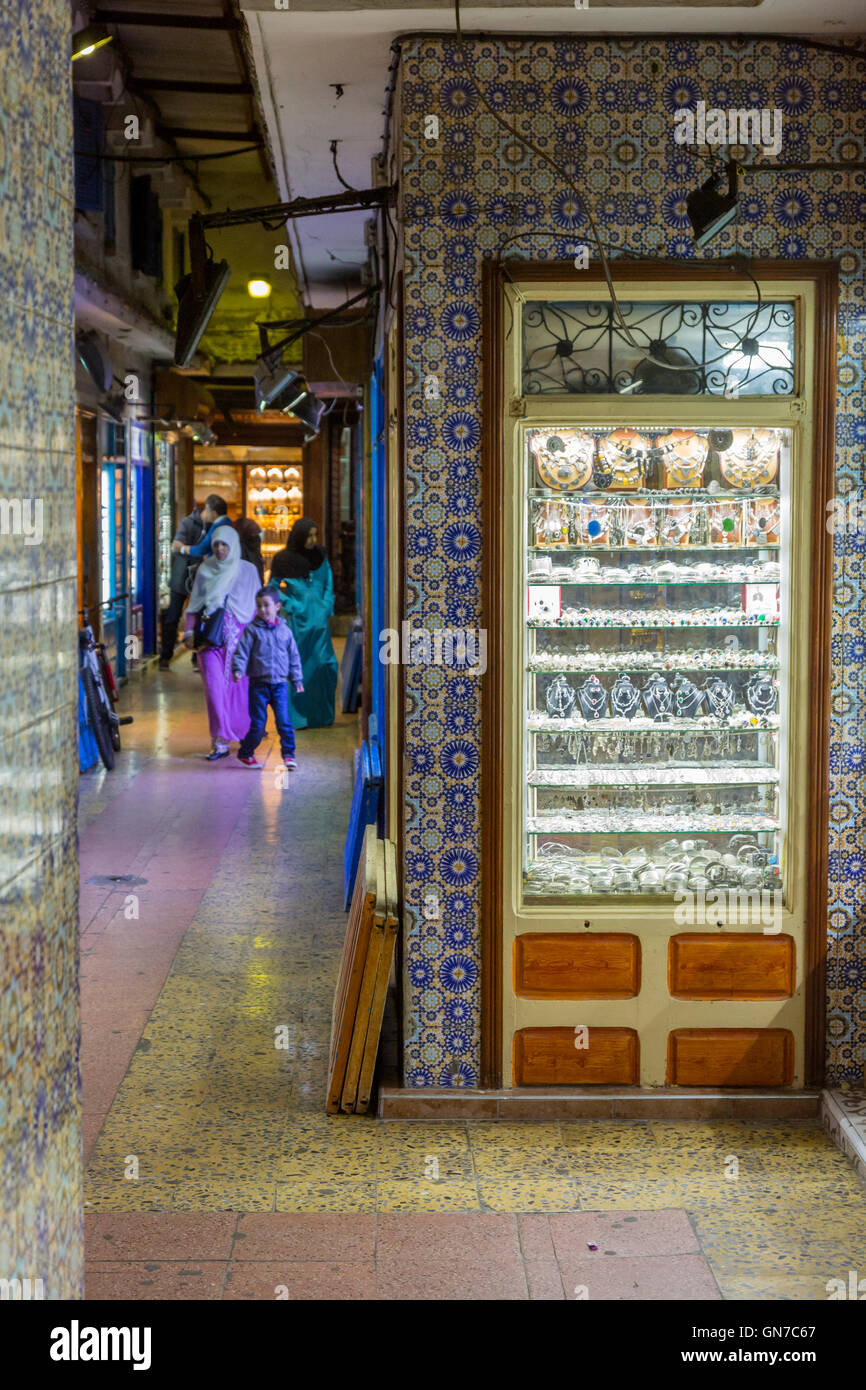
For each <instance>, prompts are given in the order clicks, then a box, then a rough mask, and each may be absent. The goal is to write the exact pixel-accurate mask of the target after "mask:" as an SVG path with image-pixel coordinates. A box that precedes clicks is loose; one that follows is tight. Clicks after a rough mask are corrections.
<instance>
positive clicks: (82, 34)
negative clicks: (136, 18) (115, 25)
mask: <svg viewBox="0 0 866 1390" xmlns="http://www.w3.org/2000/svg"><path fill="white" fill-rule="evenodd" d="M113 38H114V35H113V34H110V33H109V32H108V30H107V29H106V27H105V25H104V24H88V25H87V27H86V28H85V29H79V31H78V33H77V34H73V35H72V61H73V63H75V62H77V61H78V59H79V58H89V57H90V55H91V53H95V52H96V50H97V48H104V47H105V45H106V44H107V43H111V41H112V39H113Z"/></svg>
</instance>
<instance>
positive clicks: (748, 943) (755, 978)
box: [668, 932, 795, 999]
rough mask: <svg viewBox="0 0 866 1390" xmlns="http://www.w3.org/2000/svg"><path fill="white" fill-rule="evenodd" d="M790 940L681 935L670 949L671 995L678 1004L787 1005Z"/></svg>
mask: <svg viewBox="0 0 866 1390" xmlns="http://www.w3.org/2000/svg"><path fill="white" fill-rule="evenodd" d="M794 982H795V950H794V938H793V937H792V936H764V935H763V934H762V933H760V932H682V933H681V934H680V935H679V936H672V937H671V939H670V942H669V946H668V989H669V990H670V993H671V994H672V995H673V996H674V997H675V998H679V999H788V998H790V996H791V995H792V994H793V993H794Z"/></svg>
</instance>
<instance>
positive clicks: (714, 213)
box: [686, 160, 740, 246]
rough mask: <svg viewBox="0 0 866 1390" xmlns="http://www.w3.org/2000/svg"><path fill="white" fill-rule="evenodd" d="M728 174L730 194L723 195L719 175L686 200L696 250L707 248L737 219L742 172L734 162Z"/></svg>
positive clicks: (728, 168)
mask: <svg viewBox="0 0 866 1390" xmlns="http://www.w3.org/2000/svg"><path fill="white" fill-rule="evenodd" d="M727 170H728V191H727V193H722V191H721V187H722V178H723V174H722V172H721V171H717V172H715V173H712V174H710V177H709V178H708V179H707V181H706V183H702V184H701V186H700V188H696V189H695V191H694V192H693V193H690V194H689V196H688V197H687V198H686V212H687V214H688V219H689V221H690V222H691V224H692V231H693V232H694V234H695V245H696V246H706V245H707V243H708V242H710V241H712V240H713V238H714V237H716V236H718V234H719V232H721V231H722V230H723V229H724V228H725V227H727V226H728V224H729V223H731V222H733V220H734V218H735V217H736V215H737V203H738V199H739V173H740V170H739V166H738V165H737V164H736V163H735V161H734V160H731V161H730V162H729V164H728V165H727Z"/></svg>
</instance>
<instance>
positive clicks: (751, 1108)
mask: <svg viewBox="0 0 866 1390" xmlns="http://www.w3.org/2000/svg"><path fill="white" fill-rule="evenodd" d="M820 1096H821V1093H820V1091H819V1090H817V1089H814V1090H812V1089H809V1090H798V1091H794V1090H775V1089H770V1088H768V1089H766V1090H756V1089H739V1088H738V1089H736V1090H735V1089H733V1088H732V1089H730V1090H724V1089H719V1088H718V1087H711V1086H707V1087H685V1086H677V1087H661V1086H660V1087H647V1088H642V1087H640V1086H562V1087H558V1086H538V1087H533V1088H532V1089H528V1088H521V1089H519V1090H518V1089H514V1090H507V1089H502V1090H497V1091H481V1090H472V1089H470V1088H469V1087H450V1086H424V1087H407V1086H399V1085H397V1084H396V1082H395V1083H393V1084H389V1083H388V1082H385V1083H384V1084H383V1085H382V1086H380V1088H379V1104H378V1108H377V1115H378V1117H379V1119H380V1120H755V1119H764V1120H809V1119H815V1118H817V1116H818V1114H819V1110H820Z"/></svg>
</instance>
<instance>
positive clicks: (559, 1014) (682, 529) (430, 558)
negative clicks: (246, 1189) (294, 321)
mask: <svg viewBox="0 0 866 1390" xmlns="http://www.w3.org/2000/svg"><path fill="white" fill-rule="evenodd" d="M467 54H468V56H469V72H471V74H472V79H471V80H470V76H469V75H468V74H467V67H466V66H464V64H463V63H461V62H460V60H459V55H458V54H457V53H456V51H455V49H454V48H453V46H452V45H450V44H449V43H448V41H447V40H445V39H443V38H441V37H437V36H426V35H425V36H417V37H410V38H407V39H404V40H402V41H401V46H400V55H399V73H398V81H397V86H396V92H397V97H396V100H395V112H394V119H393V126H392V133H391V146H390V148H391V150H393V151H394V155H393V158H394V167H395V169H396V171H397V173H398V174H399V178H400V185H401V209H400V211H401V229H402V245H401V250H402V270H403V313H402V321H401V323H400V324H399V325H398V328H399V330H400V331H402V334H403V341H404V345H405V364H404V373H402V374H398V381H399V378H400V376H403V377H404V379H405V387H403V383H402V381H400V385H399V386H398V389H397V390H395V391H394V392H393V394H392V395H391V396H390V397H389V402H388V412H389V414H393V413H395V412H396V414H397V415H398V416H399V417H400V429H401V430H402V431H403V434H404V437H405V448H404V449H403V450H402V464H400V463H399V462H398V464H397V465H395V466H397V467H398V468H399V472H400V474H401V477H400V483H401V486H402V490H403V496H404V497H405V504H404V507H403V511H402V525H401V527H400V528H399V530H400V531H401V532H402V535H403V536H404V538H405V545H404V550H403V562H404V571H405V573H404V580H403V585H402V594H401V596H400V598H401V601H400V602H398V601H396V600H395V599H394V598H393V596H392V599H391V602H390V610H389V611H390V617H389V623H388V625H389V626H390V627H392V628H395V629H399V628H400V625H401V623H405V624H407V626H408V629H409V631H410V633H412V632H417V633H425V632H426V633H427V634H429V635H430V637H431V638H435V635H436V633H437V632H439V633H440V634H442V633H444V632H450V633H455V632H459V633H463V634H464V638H465V641H464V644H463V646H462V647H461V649H460V650H461V652H462V653H463V658H462V665H461V663H455V662H454V661H453V660H452V661H450V662H449V661H447V660H445V661H443V660H438V661H437V660H436V658H435V650H436V649H435V643H434V644H433V647H432V650H433V652H434V656H433V657H432V658H430V657H429V652H428V654H427V655H426V656H425V643H422V642H418V643H417V644H416V647H414V648H413V645H412V643H411V642H410V643H409V652H408V659H407V656H406V655H405V654H404V658H403V671H402V679H403V682H404V699H403V702H402V707H403V709H404V710H405V718H404V719H402V720H400V721H399V725H400V727H399V728H398V729H397V732H396V740H397V745H398V746H397V748H396V749H395V757H394V759H393V760H392V774H391V776H392V781H394V779H396V777H397V775H398V771H397V769H398V765H399V775H400V776H402V777H403V778H404V786H403V789H402V791H401V793H400V795H399V798H398V799H399V800H401V801H402V804H403V826H402V829H403V901H404V935H403V959H402V967H403V970H402V998H403V1008H402V1018H403V1067H402V1076H401V1078H400V1084H399V1085H397V1086H395V1087H393V1088H391V1087H386V1089H385V1091H384V1092H383V1113H385V1114H389V1113H390V1114H398V1113H400V1114H410V1113H411V1114H414V1113H418V1114H419V1115H421V1114H428V1115H432V1114H434V1113H440V1114H448V1113H453V1112H454V1111H455V1107H458V1106H459V1109H460V1113H470V1111H469V1110H467V1109H465V1105H466V1104H467V1103H471V1104H475V1105H477V1106H478V1107H480V1108H479V1110H478V1113H479V1114H481V1113H483V1114H485V1115H487V1114H490V1115H494V1114H499V1113H505V1112H504V1110H503V1111H500V1110H498V1109H497V1107H498V1105H499V1104H500V1101H499V1100H497V1099H496V1097H497V1096H499V1097H504V1096H507V1097H508V1104H509V1105H511V1106H512V1107H517V1108H513V1109H512V1112H511V1113H514V1114H518V1113H521V1114H523V1113H525V1114H531V1113H534V1114H539V1113H541V1110H540V1109H539V1108H538V1104H540V1103H541V1102H542V1101H543V1103H544V1104H546V1105H548V1110H547V1112H546V1113H551V1114H552V1113H553V1110H551V1109H550V1108H549V1107H550V1105H553V1106H554V1108H555V1105H556V1104H560V1103H561V1104H562V1106H563V1107H564V1108H563V1110H562V1113H572V1114H575V1113H586V1114H590V1113H592V1114H602V1113H607V1114H610V1113H613V1111H614V1107H615V1106H618V1105H620V1104H621V1100H620V1099H617V1097H622V1096H628V1095H629V1094H631V1095H632V1097H633V1100H634V1102H635V1103H636V1104H638V1105H646V1104H649V1103H651V1102H652V1100H653V1097H654V1096H655V1097H658V1098H659V1102H658V1103H659V1104H661V1103H662V1102H665V1103H667V1102H670V1101H671V1100H673V1099H674V1098H675V1097H677V1096H679V1097H680V1098H681V1099H680V1103H681V1104H683V1103H685V1102H684V1101H683V1100H682V1097H683V1095H684V1093H686V1092H687V1093H688V1096H689V1104H691V1105H693V1106H697V1107H698V1109H696V1110H693V1111H692V1112H690V1113H707V1114H709V1113H711V1112H713V1113H728V1114H730V1113H732V1112H731V1110H730V1109H729V1108H728V1109H723V1110H720V1109H719V1106H722V1107H729V1106H730V1105H732V1104H739V1105H741V1106H743V1105H745V1106H748V1104H749V1103H751V1104H753V1105H758V1106H759V1107H760V1106H763V1107H764V1110H763V1113H770V1112H771V1110H772V1106H773V1105H774V1104H777V1105H780V1106H784V1105H786V1104H787V1109H783V1110H779V1111H778V1112H777V1113H785V1114H789V1115H794V1114H799V1113H803V1114H805V1113H807V1112H808V1113H812V1112H814V1109H815V1105H816V1100H815V1094H816V1091H815V1088H816V1087H817V1086H818V1085H819V1084H821V1083H822V1082H827V1083H829V1084H838V1083H839V1082H840V1081H841V1080H844V1079H857V1078H859V1071H860V1064H859V1062H858V1057H859V1056H860V1053H861V1051H862V1046H863V1043H864V1040H866V1004H864V999H863V994H862V987H861V988H860V989H854V990H852V989H851V988H849V987H847V986H846V984H845V983H844V981H845V980H846V979H847V978H849V977H850V972H851V969H852V967H853V964H854V962H855V961H856V960H857V959H861V958H862V950H863V939H862V920H863V913H862V874H861V873H860V870H859V867H858V863H859V861H858V858H857V856H858V854H859V845H860V843H861V842H862V836H863V830H864V808H863V800H862V787H861V785H860V783H859V782H858V783H857V785H856V786H855V782H854V781H853V780H852V777H853V776H854V769H855V765H856V764H857V759H858V757H859V758H862V747H863V738H862V703H861V697H862V688H861V685H860V683H859V675H860V669H859V665H858V662H859V660H860V658H859V657H858V652H859V651H860V650H861V648H860V647H858V646H857V640H858V634H860V641H861V642H862V589H861V585H860V579H859V571H858V564H857V558H856V550H857V543H856V541H852V537H851V534H850V532H849V531H848V530H847V529H846V527H845V526H842V527H840V528H836V533H835V535H834V534H831V532H832V529H833V528H832V527H829V528H828V524H827V519H828V515H831V514H833V513H834V507H837V504H838V503H839V498H840V497H843V498H844V496H845V494H846V493H848V492H850V491H853V490H855V489H856V488H857V487H858V486H859V471H858V470H859V469H860V468H861V467H862V459H860V458H859V456H858V454H857V447H856V446H857V440H858V437H859V433H860V432H862V421H863V415H862V395H861V394H859V393H860V392H861V391H862V384H861V378H862V368H861V366H860V365H859V363H858V362H857V361H856V360H855V359H856V348H855V343H856V342H858V341H860V339H861V338H862V334H863V328H864V319H863V307H862V298H861V297H860V294H859V286H860V276H861V274H862V229H859V226H858V224H856V218H855V212H854V204H855V197H854V194H853V192H846V191H840V178H839V175H838V174H834V173H832V172H817V171H816V172H809V173H808V174H806V173H801V174H798V173H795V172H788V173H786V172H784V171H782V170H765V171H761V172H760V173H758V172H756V171H749V173H748V181H749V186H748V188H747V190H746V193H745V194H743V195H741V205H740V212H739V217H738V219H737V221H736V222H735V223H733V224H732V225H730V226H728V227H727V228H725V230H723V231H722V232H720V234H719V235H718V237H717V238H716V239H715V240H714V241H713V244H712V247H711V248H709V249H708V250H705V251H704V252H703V253H702V254H701V255H700V256H699V257H696V256H695V247H694V241H693V239H692V233H691V230H690V228H689V224H688V220H687V216H686V210H685V201H686V196H687V194H688V192H689V190H690V189H691V188H693V187H695V186H697V184H698V182H699V181H700V176H701V171H702V165H701V161H700V160H699V159H698V157H697V156H696V154H695V153H694V152H693V151H692V150H690V149H689V148H688V147H683V146H682V145H680V144H677V142H676V141H675V140H674V137H673V132H674V128H675V121H674V116H675V112H676V110H677V109H678V107H679V106H687V105H689V103H693V102H694V100H695V99H697V98H698V97H702V96H705V97H706V99H707V101H708V102H712V101H713V100H714V96H715V94H716V88H717V87H718V85H719V83H721V82H722V81H723V79H724V80H730V81H737V82H746V81H748V82H751V83H752V84H753V87H754V90H755V92H756V93H758V94H759V95H756V97H755V101H756V102H757V103H758V104H759V105H760V104H761V101H762V100H764V99H766V100H767V101H768V102H770V98H771V97H773V98H774V99H775V97H774V94H775V93H778V92H780V91H782V90H783V89H784V92H785V93H787V96H786V98H785V100H786V106H785V122H784V131H785V135H784V138H785V141H786V142H787V143H786V145H785V150H787V151H790V149H792V148H794V147H795V146H796V148H797V150H798V151H799V153H798V156H797V158H798V159H802V162H803V163H808V162H809V161H810V160H811V161H814V162H816V163H817V162H819V161H820V160H822V159H829V158H830V157H831V156H833V157H837V158H842V157H843V155H842V153H841V146H839V147H838V148H837V145H833V147H832V149H831V143H832V142H831V138H830V134H829V131H830V126H831V125H832V122H830V123H829V124H828V123H827V122H823V123H822V122H821V121H818V122H817V124H816V121H815V117H816V115H817V114H818V113H819V112H820V110H821V108H822V106H825V105H826V104H827V103H830V102H833V101H835V100H836V96H835V95H834V93H836V89H837V87H838V90H839V92H842V91H848V87H846V86H845V80H846V79H847V77H848V76H849V75H850V70H851V64H852V60H851V59H850V58H847V57H846V56H844V55H842V54H834V53H831V52H816V51H809V50H808V47H807V46H806V45H796V44H787V43H785V42H775V41H763V40H755V41H743V42H734V41H728V40H722V39H719V40H715V39H702V40H696V41H694V42H689V43H688V44H681V43H679V42H677V41H676V40H671V41H670V42H664V41H655V40H649V39H646V40H635V41H629V42H628V43H626V42H624V41H618V40H614V39H610V40H608V39H603V40H598V39H595V40H587V41H586V42H575V41H573V40H571V39H569V40H568V41H565V40H563V41H561V42H560V41H558V40H557V39H555V38H531V37H530V38H521V39H516V38H513V39H492V38H485V39H474V38H473V39H467ZM807 63H808V71H809V74H810V80H809V83H806V81H805V78H804V77H803V76H802V73H803V72H804V71H805V70H806V65H807ZM695 73H701V74H704V78H703V79H702V80H703V81H704V83H705V85H706V87H707V91H706V93H704V91H703V89H702V88H701V90H698V86H699V85H700V84H697V86H696V79H695V77H694V74H695ZM840 83H841V84H842V85H841V86H839V84H840ZM834 84H835V85H834ZM479 85H483V86H484V87H485V91H486V92H487V94H488V97H489V93H490V90H492V89H493V88H495V89H496V92H497V93H498V97H497V100H498V101H499V102H501V103H505V104H504V105H503V106H502V109H503V110H506V111H508V112H511V113H512V114H510V115H509V116H508V117H507V119H508V120H510V121H511V122H512V123H514V122H516V124H517V128H518V129H519V131H520V132H521V134H522V135H525V137H526V138H527V139H528V140H529V141H531V142H534V143H535V144H536V145H538V144H540V146H541V147H543V149H544V150H545V151H547V152H549V153H550V155H551V156H552V157H553V158H555V160H556V161H557V162H558V164H559V166H560V167H565V168H566V170H567V171H568V173H567V174H565V175H559V174H557V173H556V172H555V171H554V170H553V169H552V168H551V167H550V165H549V163H547V162H546V161H545V159H544V158H543V157H541V156H540V155H539V153H538V149H536V150H534V151H533V150H531V149H530V148H528V146H527V145H526V144H524V143H523V141H522V140H518V139H514V138H512V139H509V137H508V135H507V133H506V132H504V131H503V130H502V129H501V128H500V127H499V126H498V124H497V122H496V120H495V119H494V118H493V117H492V116H491V115H490V112H489V110H487V109H486V108H485V107H484V106H483V105H482V103H481V102H480V101H479V99H478V87H479ZM626 89H628V91H629V92H631V93H632V96H633V97H634V95H635V93H639V94H640V100H641V102H642V107H641V115H640V118H639V119H636V117H635V115H634V111H633V109H632V107H633V104H634V103H633V101H631V100H630V101H629V102H624V101H619V102H618V101H614V100H612V99H611V93H612V92H615V91H619V92H622V91H625V90H626ZM791 93H799V94H800V95H801V96H803V98H804V100H806V101H807V102H808V103H809V108H810V109H809V111H808V112H807V111H806V110H804V109H801V108H800V107H799V106H798V98H797V99H795V98H793V97H791ZM521 94H522V95H521ZM760 94H763V95H762V96H761V97H760V100H759V96H760ZM519 95H520V102H519V103H518V96H519ZM530 97H531V101H530ZM789 97H790V98H791V99H790V100H789V99H788V98H789ZM635 99H636V98H635ZM840 99H842V98H840ZM509 103H510V104H509ZM516 103H517V104H516ZM770 104H772V103H771V102H770ZM530 107H531V111H530ZM430 112H436V113H437V117H438V127H437V128H438V135H437V136H436V137H435V138H431V136H430V130H431V124H430V122H429V121H427V123H426V125H425V119H426V116H425V113H427V114H429V113H430ZM520 112H525V113H528V114H525V115H521V114H520ZM515 113H517V114H515ZM837 114H838V113H837ZM845 119H846V120H851V119H854V117H853V113H848V114H846V116H845ZM825 127H826V129H825ZM843 143H844V141H843ZM783 157H784V151H783V156H782V157H781V158H783ZM844 157H848V156H847V155H846V156H844ZM852 157H853V156H852ZM569 176H570V177H571V178H573V179H574V181H575V185H576V186H579V188H581V189H583V190H584V191H585V196H586V198H587V200H589V201H590V202H591V204H592V207H593V209H594V211H595V214H596V218H597V221H598V223H599V225H600V226H601V229H602V232H601V234H602V240H603V244H604V245H605V246H606V247H607V254H608V256H609V258H610V267H611V274H612V277H613V281H614V286H615V293H616V304H614V302H613V300H612V299H611V295H610V291H609V288H608V284H607V281H606V278H605V276H604V273H603V268H602V265H601V263H600V260H599V257H598V253H597V246H596V243H595V241H594V239H593V236H592V235H591V232H590V228H589V226H588V223H587V221H586V218H585V216H584V214H583V211H582V208H581V205H580V201H579V198H578V197H577V196H575V195H574V194H573V192H572V189H571V187H570V185H569V181H568V180H569ZM844 177H850V176H844ZM584 253H587V254H584ZM635 253H639V258H637V257H636V256H635ZM734 255H736V256H738V257H740V258H742V257H743V256H745V257H746V258H747V262H746V264H745V266H744V264H743V261H742V259H740V260H739V261H737V262H736V263H732V262H731V260H730V258H731V257H732V256H734ZM726 258H727V259H726ZM837 332H838V333H839V335H840V336H839V337H837ZM431 383H435V386H436V389H435V390H434V389H433V387H432V386H431ZM426 646H427V647H429V646H430V644H429V643H427V644H426ZM416 650H417V653H418V655H417V656H416ZM482 650H484V651H485V652H486V661H485V662H484V663H482V662H481V661H480V660H479V659H478V656H479V653H480V652H481V651H482ZM467 651H468V652H469V659H468V660H467V659H466V653H467ZM473 652H474V654H475V659H472V654H473ZM389 733H390V734H391V735H392V736H394V732H393V730H390V731H389ZM858 750H859V751H858ZM395 785H396V782H395ZM389 799H390V802H391V803H392V804H393V803H394V801H395V789H394V787H393V786H392V787H390V788H389ZM455 1089H460V1090H462V1091H464V1092H467V1091H468V1092H471V1093H473V1095H474V1098H473V1097H470V1096H465V1095H464V1097H463V1101H462V1103H461V1101H460V1098H458V1097H456V1096H453V1092H454V1091H455ZM413 1093H416V1094H417V1101H413ZM449 1093H451V1094H452V1097H453V1098H452V1099H450V1100H449V1098H448V1097H449ZM536 1102H537V1103H538V1104H536ZM413 1104H416V1105H417V1107H418V1108H417V1111H416V1110H413V1109H412V1106H413ZM502 1104H503V1105H504V1104H505V1102H504V1101H502ZM534 1104H535V1108H534V1109H533V1105H534ZM581 1105H583V1106H584V1107H585V1108H584V1110H583V1111H580V1109H579V1107H580V1106H581ZM701 1105H703V1107H704V1108H703V1110H701V1109H700V1107H701ZM810 1106H811V1111H810V1110H809V1107H810ZM431 1107H433V1108H431ZM449 1107H450V1109H449ZM575 1107H577V1108H575ZM714 1107H715V1110H714ZM473 1113H474V1112H473ZM620 1113H624V1112H622V1111H620ZM629 1113H632V1114H637V1113H638V1110H637V1109H632V1110H631V1111H630V1112H629ZM667 1113H673V1111H669V1112H667ZM683 1113H685V1112H683ZM737 1113H740V1112H737ZM742 1113H744V1114H745V1113H746V1110H742ZM755 1113H762V1112H761V1111H760V1108H759V1109H758V1110H757V1111H755Z"/></svg>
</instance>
